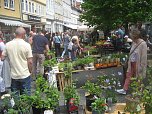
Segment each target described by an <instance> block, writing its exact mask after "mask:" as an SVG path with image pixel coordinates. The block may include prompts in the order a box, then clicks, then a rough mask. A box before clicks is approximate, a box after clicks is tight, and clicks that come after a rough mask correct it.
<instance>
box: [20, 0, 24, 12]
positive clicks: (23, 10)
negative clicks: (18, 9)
mask: <svg viewBox="0 0 152 114" xmlns="http://www.w3.org/2000/svg"><path fill="white" fill-rule="evenodd" d="M24 2H25V1H24V0H22V4H21V5H22V11H24V10H25V8H24V4H25V3H24Z"/></svg>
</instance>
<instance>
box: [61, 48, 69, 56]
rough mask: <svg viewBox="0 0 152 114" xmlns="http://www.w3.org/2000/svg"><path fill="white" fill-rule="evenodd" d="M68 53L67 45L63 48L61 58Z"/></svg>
mask: <svg viewBox="0 0 152 114" xmlns="http://www.w3.org/2000/svg"><path fill="white" fill-rule="evenodd" d="M67 51H68V45H65V46H64V51H63V52H62V55H61V57H64V54H65V53H66V52H67Z"/></svg>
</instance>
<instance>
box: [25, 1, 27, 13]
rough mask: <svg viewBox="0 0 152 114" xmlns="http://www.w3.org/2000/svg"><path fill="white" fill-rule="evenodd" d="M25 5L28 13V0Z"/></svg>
mask: <svg viewBox="0 0 152 114" xmlns="http://www.w3.org/2000/svg"><path fill="white" fill-rule="evenodd" d="M25 5H26V11H28V2H27V0H26V1H25Z"/></svg>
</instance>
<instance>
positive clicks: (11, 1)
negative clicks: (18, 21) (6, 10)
mask: <svg viewBox="0 0 152 114" xmlns="http://www.w3.org/2000/svg"><path fill="white" fill-rule="evenodd" d="M10 9H13V10H14V0H10Z"/></svg>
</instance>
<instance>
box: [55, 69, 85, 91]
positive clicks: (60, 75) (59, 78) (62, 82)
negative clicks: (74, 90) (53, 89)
mask: <svg viewBox="0 0 152 114" xmlns="http://www.w3.org/2000/svg"><path fill="white" fill-rule="evenodd" d="M81 71H83V70H75V71H72V73H77V72H81ZM56 79H57V81H58V85H59V90H60V91H63V90H64V87H65V86H67V85H70V84H72V77H69V78H66V77H65V76H64V72H58V73H56Z"/></svg>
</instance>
